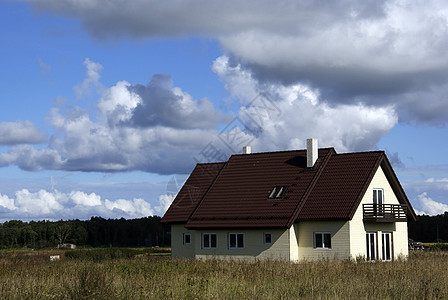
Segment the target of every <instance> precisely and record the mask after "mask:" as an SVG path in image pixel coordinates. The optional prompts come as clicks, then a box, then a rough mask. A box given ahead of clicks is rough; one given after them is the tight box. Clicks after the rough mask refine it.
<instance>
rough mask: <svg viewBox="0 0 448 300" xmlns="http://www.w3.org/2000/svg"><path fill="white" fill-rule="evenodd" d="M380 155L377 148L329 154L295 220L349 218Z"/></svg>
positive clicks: (381, 154) (373, 173) (369, 179)
mask: <svg viewBox="0 0 448 300" xmlns="http://www.w3.org/2000/svg"><path fill="white" fill-rule="evenodd" d="M383 155H384V154H383V152H380V151H377V152H360V153H349V154H336V155H333V156H332V157H331V158H330V160H329V162H328V163H327V166H326V167H325V170H324V171H323V172H322V174H321V176H320V177H319V180H318V182H317V184H316V185H315V187H314V189H313V191H312V192H311V194H310V196H309V197H308V199H307V201H306V202H305V205H304V206H303V208H302V209H301V211H300V213H299V215H298V219H300V220H302V219H335V218H336V219H350V218H351V217H352V216H353V214H354V213H355V211H356V209H357V207H358V205H359V202H360V201H361V198H362V197H363V196H364V193H365V191H366V189H367V187H368V185H369V183H370V181H371V179H372V178H373V175H375V171H376V170H377V168H378V166H379V164H380V162H381V160H382V158H383Z"/></svg>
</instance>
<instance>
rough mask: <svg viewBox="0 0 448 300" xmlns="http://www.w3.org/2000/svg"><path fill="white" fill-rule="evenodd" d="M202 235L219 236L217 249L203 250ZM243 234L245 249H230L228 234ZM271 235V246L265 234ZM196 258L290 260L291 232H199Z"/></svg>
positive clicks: (243, 230) (273, 230) (196, 237)
mask: <svg viewBox="0 0 448 300" xmlns="http://www.w3.org/2000/svg"><path fill="white" fill-rule="evenodd" d="M202 233H216V234H217V238H218V241H217V248H216V249H202V247H201V242H202V241H201V236H202ZM229 233H243V234H244V249H229V247H228V234H229ZM264 233H270V234H271V237H272V243H271V244H264V241H263V234H264ZM195 241H196V242H195V248H196V255H195V257H196V258H199V259H210V258H219V259H235V260H255V259H273V260H286V261H288V260H290V231H289V230H285V229H235V230H233V229H232V230H203V231H200V230H198V231H197V232H196V236H195Z"/></svg>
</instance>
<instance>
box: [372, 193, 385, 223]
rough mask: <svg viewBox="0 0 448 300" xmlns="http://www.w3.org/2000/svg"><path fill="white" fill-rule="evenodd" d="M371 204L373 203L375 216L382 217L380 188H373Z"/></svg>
mask: <svg viewBox="0 0 448 300" xmlns="http://www.w3.org/2000/svg"><path fill="white" fill-rule="evenodd" d="M373 204H375V205H374V208H373V209H374V213H375V216H377V217H382V216H383V215H384V209H383V190H382V189H373Z"/></svg>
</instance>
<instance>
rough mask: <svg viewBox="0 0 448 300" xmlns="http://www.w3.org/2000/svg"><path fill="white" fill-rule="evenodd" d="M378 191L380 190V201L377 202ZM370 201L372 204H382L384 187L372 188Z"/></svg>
mask: <svg viewBox="0 0 448 300" xmlns="http://www.w3.org/2000/svg"><path fill="white" fill-rule="evenodd" d="M378 192H381V201H380V202H379V201H378V199H379V197H378ZM372 202H373V204H384V189H382V188H374V189H373V192H372Z"/></svg>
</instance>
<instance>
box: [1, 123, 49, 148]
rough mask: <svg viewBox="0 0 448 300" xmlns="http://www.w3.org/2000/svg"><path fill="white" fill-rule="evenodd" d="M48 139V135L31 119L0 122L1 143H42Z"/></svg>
mask: <svg viewBox="0 0 448 300" xmlns="http://www.w3.org/2000/svg"><path fill="white" fill-rule="evenodd" d="M46 141H47V135H46V134H45V133H43V132H40V131H39V130H38V129H37V128H36V127H35V126H34V124H33V123H31V122H30V121H18V122H1V123H0V145H16V144H40V143H44V142H46Z"/></svg>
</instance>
